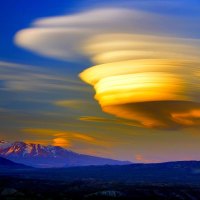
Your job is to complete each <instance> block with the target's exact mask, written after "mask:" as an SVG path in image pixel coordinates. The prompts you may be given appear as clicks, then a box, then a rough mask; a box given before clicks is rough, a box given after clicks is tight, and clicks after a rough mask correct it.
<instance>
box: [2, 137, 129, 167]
mask: <svg viewBox="0 0 200 200" xmlns="http://www.w3.org/2000/svg"><path fill="white" fill-rule="evenodd" d="M0 157H4V158H7V159H9V160H12V161H14V162H18V163H22V164H25V165H29V166H33V167H69V166H87V165H105V164H110V165H113V164H115V165H122V164H130V162H126V161H117V160H112V159H108V158H101V157H95V156H89V155H83V154H79V153H75V152H73V151H70V150H67V149H64V148H62V147H59V146H52V145H48V146H45V145H41V144H33V143H25V142H6V141H3V140H1V141H0Z"/></svg>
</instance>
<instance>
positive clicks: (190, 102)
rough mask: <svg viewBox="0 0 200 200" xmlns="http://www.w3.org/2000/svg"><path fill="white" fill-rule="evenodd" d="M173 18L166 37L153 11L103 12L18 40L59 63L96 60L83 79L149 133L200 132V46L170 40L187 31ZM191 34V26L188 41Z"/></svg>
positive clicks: (44, 24) (105, 103) (58, 22)
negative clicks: (159, 130)
mask: <svg viewBox="0 0 200 200" xmlns="http://www.w3.org/2000/svg"><path fill="white" fill-rule="evenodd" d="M141 16H142V18H141ZM163 17H164V16H163ZM163 17H162V18H163ZM105 19H106V20H105ZM166 19H167V20H165V23H166V27H167V28H168V29H167V28H166V30H169V31H168V32H167V31H164V32H163V30H161V29H159V27H161V26H160V25H161V24H162V22H161V21H159V20H158V18H157V16H154V15H152V14H149V13H142V12H139V11H130V10H124V9H121V10H120V9H111V10H110V11H109V10H108V9H106V10H95V11H92V12H91V11H90V12H85V13H82V14H77V15H73V16H63V17H54V18H47V19H42V20H39V21H37V22H36V23H35V24H34V28H31V29H27V30H22V31H20V32H19V33H18V34H17V35H16V38H15V41H16V43H17V44H18V45H20V46H22V47H24V48H27V49H29V50H32V51H35V52H37V53H40V54H43V55H46V56H51V57H55V58H59V59H65V60H67V59H71V58H73V59H74V58H75V59H80V58H81V57H82V56H84V57H88V58H89V59H90V60H91V61H92V62H93V63H94V66H93V67H90V68H88V69H85V70H84V71H83V72H81V73H80V78H81V79H82V80H83V81H85V82H86V83H88V84H90V85H92V86H93V87H94V89H95V92H96V94H95V99H96V100H97V101H98V102H99V104H100V106H101V108H102V110H103V111H104V112H106V113H109V114H112V115H115V116H117V117H120V118H124V119H128V120H132V121H134V124H137V125H138V126H143V127H147V128H165V129H174V128H182V127H188V126H199V125H200V102H199V101H200V88H199V86H200V81H199V80H200V65H199V64H200V59H199V52H200V51H199V50H200V41H199V40H198V39H191V38H190V37H187V38H183V36H182V37H180V36H176V37H172V36H170V35H172V32H173V31H174V33H177V32H179V31H180V30H177V29H176V24H174V23H173V20H174V19H170V17H168V18H166ZM178 20H179V19H178V18H177V19H175V20H174V21H175V22H176V23H177V21H178ZM179 23H181V21H179ZM146 27H147V28H146ZM185 29H187V22H185V26H183V27H182V30H181V31H182V32H183V33H182V35H184V30H185ZM30 34H31V38H32V39H30V37H28V35H30ZM180 35H181V33H180Z"/></svg>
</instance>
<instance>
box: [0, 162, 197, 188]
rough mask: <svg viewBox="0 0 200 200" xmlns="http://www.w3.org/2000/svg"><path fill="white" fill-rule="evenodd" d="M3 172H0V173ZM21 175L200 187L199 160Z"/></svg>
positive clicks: (70, 168) (22, 175)
mask: <svg viewBox="0 0 200 200" xmlns="http://www.w3.org/2000/svg"><path fill="white" fill-rule="evenodd" d="M2 173H3V172H2ZM2 173H1V172H0V174H2ZM10 173H11V174H12V173H14V174H15V173H17V172H15V171H14V172H10ZM20 176H21V177H22V178H23V177H24V176H25V177H29V178H31V179H32V178H33V179H41V178H42V179H46V180H60V181H74V180H94V181H106V182H107V181H108V182H110V181H111V182H122V183H134V184H138V183H139V184H146V185H148V184H150V185H151V184H181V185H187V184H188V185H199V186H200V161H179V162H166V163H157V164H131V165H121V166H119V165H118V166H113V165H105V166H84V167H69V168H60V169H55V168H51V169H30V170H25V171H23V173H21V174H20Z"/></svg>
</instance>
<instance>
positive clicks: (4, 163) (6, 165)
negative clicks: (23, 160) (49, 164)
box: [0, 157, 30, 169]
mask: <svg viewBox="0 0 200 200" xmlns="http://www.w3.org/2000/svg"><path fill="white" fill-rule="evenodd" d="M28 168H30V167H28V166H26V165H23V164H19V163H15V162H12V161H10V160H8V159H6V158H2V157H0V169H28Z"/></svg>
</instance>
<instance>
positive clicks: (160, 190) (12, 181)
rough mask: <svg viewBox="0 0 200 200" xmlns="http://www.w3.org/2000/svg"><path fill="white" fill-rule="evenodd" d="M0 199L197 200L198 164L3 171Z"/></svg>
mask: <svg viewBox="0 0 200 200" xmlns="http://www.w3.org/2000/svg"><path fill="white" fill-rule="evenodd" d="M7 197H9V198H7ZM11 197H12V198H11ZM0 199H2V200H4V199H49V200H50V199H52V200H53V199H66V200H70V199H71V200H75V199H76V200H79V199H81V200H85V199H92V200H96V199H99V200H104V199H134V200H139V199H140V200H146V199H153V200H157V199H161V200H174V199H175V200H176V199H177V200H190V199H191V200H199V199H200V162H199V161H183V162H168V163H159V164H132V165H125V166H109V165H105V166H88V167H72V168H60V169H24V170H23V169H22V170H9V169H4V170H0Z"/></svg>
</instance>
